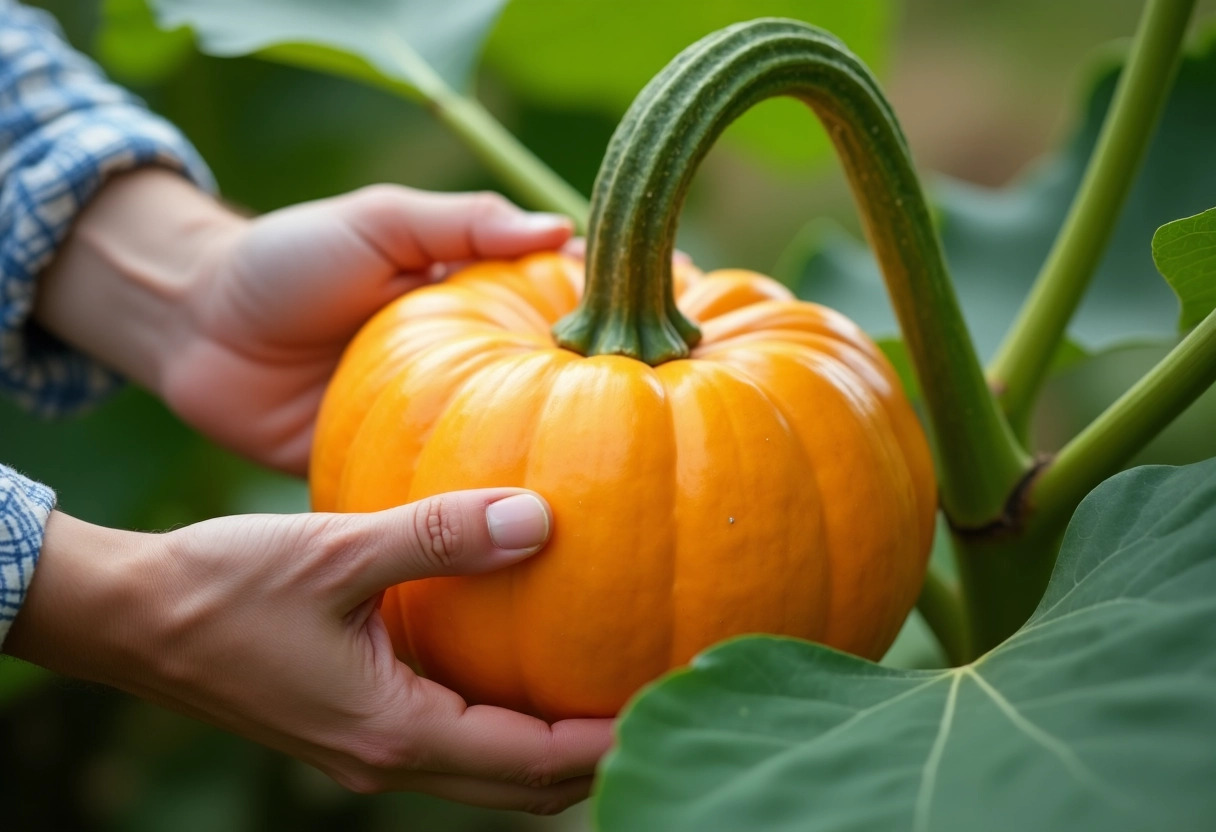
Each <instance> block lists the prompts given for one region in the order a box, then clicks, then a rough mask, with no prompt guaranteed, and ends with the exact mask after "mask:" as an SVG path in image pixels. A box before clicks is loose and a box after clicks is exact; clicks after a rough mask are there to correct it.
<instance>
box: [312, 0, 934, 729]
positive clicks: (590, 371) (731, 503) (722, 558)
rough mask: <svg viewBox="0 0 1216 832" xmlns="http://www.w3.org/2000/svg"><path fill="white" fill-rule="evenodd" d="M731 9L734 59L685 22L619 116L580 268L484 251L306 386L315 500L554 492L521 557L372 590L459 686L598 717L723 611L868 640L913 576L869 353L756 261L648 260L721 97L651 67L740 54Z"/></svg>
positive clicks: (912, 497) (728, 622) (441, 673)
mask: <svg viewBox="0 0 1216 832" xmlns="http://www.w3.org/2000/svg"><path fill="white" fill-rule="evenodd" d="M787 23H788V22H787ZM796 26H797V27H798V29H797V30H798V31H803V30H807V29H808V28H809V27H805V26H803V25H802V24H796ZM787 29H788V26H787ZM736 31H742V32H743V34H744V35H745V36H744V37H742V38H740V39H739V40H740V49H742V53H743V58H744V59H743V62H742V64H740V63H739V61H738V60H736V62H735V63H733V64H732V63H729V62H728V64H727V65H725V66H723V65H722V59H721V56H720V54H719V53H720V52H721V49H720V48H719V49H717V50H715V49H714V48H712V47H713V43H711V48H709V49H708V52H709V53H710V54H709V55H708V57H706V48H705V47H703V46H702V45H701V44H698V45H697V46H694V47H693V48H692V49H690V50H689V52H687V53H685V54H684V55H683V56H682V57H681V58H677V59H676V61H675V62H673V65H672V66H673V67H675V69H674V70H673V69H672V68H670V67H669V69H668V70H667V71H666V72H665V74H663V75H660V76H659V77H658V79H656V81H655V82H653V83H652V84H651V85H650V86H649V87H648V88H647V90H646V91H645V92H644V93H643V94H642V96H641V97H640V98H639V100H638V102H637V103H635V105H634V108H633V109H632V110H631V111H630V115H628V116H627V117H626V119H625V121H624V122H623V123H622V127H621V128H620V129H619V130H618V132H617V134H616V136H615V137H614V139H613V144H612V146H611V147H610V149H609V152H608V154H607V158H606V161H605V167H604V168H603V169H602V170H601V173H600V176H599V178H598V180H597V184H596V189H595V196H594V199H593V208H592V219H591V228H590V231H589V234H588V248H587V258H586V265H585V266H584V263H583V262H582V261H580V260H576V259H573V258H570V257H567V256H564V255H561V254H556V253H545V254H538V255H533V256H530V257H525V258H523V259H521V260H518V261H516V262H483V263H478V264H475V265H472V266H470V267H468V268H466V269H464V270H463V271H461V272H459V273H457V274H455V275H454V276H452V277H449V278H448V279H447V280H445V281H444V282H442V283H439V284H435V285H432V286H428V287H426V288H423V289H420V290H417V291H414V292H412V293H410V294H408V295H405V296H403V297H401V298H399V299H398V300H396V301H395V302H393V303H391V304H390V305H388V306H387V307H385V308H384V309H383V310H381V311H380V313H378V314H377V315H376V316H375V317H374V318H373V319H372V320H370V321H369V322H368V323H367V324H366V325H365V327H364V328H363V329H362V330H361V331H360V333H359V334H358V335H357V336H356V338H355V339H354V340H353V341H352V343H351V344H350V346H349V347H348V349H347V351H346V353H345V355H344V357H343V359H342V361H341V363H340V366H339V368H338V369H337V371H336V373H335V376H334V378H333V380H332V382H331V384H330V387H329V389H328V391H327V393H326V397H325V400H324V402H323V405H322V409H321V412H320V415H319V419H318V424H317V430H316V439H315V445H314V451H313V458H312V469H311V472H310V480H311V487H312V496H313V505H314V508H315V509H316V510H319V511H372V510H378V509H384V508H388V507H392V506H396V505H400V504H403V503H406V502H410V501H413V500H417V499H420V498H423V497H427V496H429V495H434V494H439V493H442V492H446V491H452V490H457V489H466V488H478V487H489V486H522V487H526V488H531V489H534V490H536V491H537V492H539V493H541V494H543V495H544V496H545V497H546V498H547V499H548V501H549V503H550V505H551V507H552V509H553V516H554V525H553V531H552V537H551V539H550V542H549V543H548V545H547V546H546V547H545V548H544V549H543V550H542V551H541V552H540V553H539V554H537V555H535V556H533V557H532V558H529V559H527V560H525V561H523V562H521V563H519V564H517V565H514V566H511V567H508V568H507V569H504V570H501V571H499V572H495V573H491V574H486V575H478V576H468V577H448V578H433V579H427V580H420V581H414V582H410V583H407V584H402V585H400V586H396V587H393V588H391V589H389V590H388V591H387V592H386V593H385V596H384V599H383V602H382V606H381V613H382V615H383V617H384V621H385V623H386V625H387V627H388V630H389V633H390V635H391V637H392V639H393V643H394V645H395V647H396V649H397V651H398V654H399V655H400V657H401V658H402V659H403V660H405V661H407V662H409V663H410V664H411V665H412V666H414V667H415V668H416V669H417V670H419V671H420V672H421V673H423V674H425V675H426V676H428V677H430V678H432V679H435V680H436V681H438V682H440V683H442V684H444V685H445V686H447V687H450V688H451V689H453V690H455V691H457V692H459V693H461V694H462V695H463V696H465V697H466V699H468V700H469V701H470V702H477V703H490V704H495V705H500V706H505V707H509V708H512V709H515V710H519V711H523V712H528V713H532V714H536V715H539V716H541V717H543V718H546V719H550V720H554V719H560V718H566V717H591V716H600V717H605V716H611V715H614V714H616V713H617V712H618V710H619V709H620V708H621V706H622V705H623V703H624V702H625V701H626V700H627V699H628V697H629V696H630V695H631V694H632V693H634V692H635V691H636V690H637V689H638V688H639V687H640V686H641V685H643V684H645V683H646V682H647V681H649V680H651V679H654V678H655V677H656V676H658V675H660V674H661V673H663V672H664V671H666V670H668V669H670V668H673V667H676V666H679V665H681V664H684V663H687V662H688V661H689V660H690V659H691V658H692V657H693V655H694V654H696V653H697V652H698V651H700V650H703V649H704V648H706V647H708V646H709V645H711V644H713V643H715V642H717V641H720V640H722V639H724V638H727V637H730V636H733V635H736V634H741V633H774V634H784V635H788V636H796V637H799V638H805V639H812V640H815V641H818V642H822V643H824V644H827V645H830V646H833V647H837V648H840V649H842V650H847V651H849V652H852V653H856V654H858V655H861V656H866V657H869V658H872V659H877V658H879V657H880V656H881V655H882V654H883V652H884V651H885V650H886V649H887V647H888V646H889V645H890V644H891V642H892V640H893V639H894V637H895V635H896V633H897V632H898V630H899V628H900V626H901V624H902V622H903V620H904V618H905V617H906V615H907V613H908V612H909V610H910V609H911V607H912V605H913V603H914V602H915V599H916V597H917V594H918V592H919V589H920V585H921V581H922V579H923V575H924V570H925V567H926V560H927V557H928V552H929V548H930V544H931V541H932V535H933V527H934V516H935V508H936V489H935V483H934V476H933V464H932V460H931V457H930V452H929V448H928V446H927V443H926V441H925V437H924V434H923V432H922V429H921V427H920V424H919V422H918V419H917V417H916V415H915V413H914V412H913V409H912V408H911V406H910V405H909V403H908V401H907V400H906V398H905V396H904V394H903V392H902V389H901V386H900V382H899V380H898V378H897V376H896V374H895V373H894V371H893V370H892V368H891V366H890V364H889V363H888V361H887V360H886V359H885V358H884V356H883V354H882V353H881V352H880V351H879V349H878V348H877V347H876V346H875V345H874V343H873V342H872V341H871V340H870V339H869V338H867V337H866V335H865V334H864V333H863V332H862V331H861V330H860V329H859V328H858V327H857V326H856V325H854V324H853V323H851V322H850V321H849V320H848V319H846V318H845V317H844V316H842V315H840V314H838V313H836V312H833V311H832V310H830V309H827V308H824V307H822V306H819V305H816V304H814V303H810V302H805V301H800V300H797V299H795V298H794V297H793V296H792V294H791V293H790V292H789V291H788V290H787V289H786V288H785V287H783V286H782V285H781V284H779V283H777V282H775V281H773V280H771V279H769V278H767V277H764V276H762V275H759V274H755V273H753V272H747V271H740V270H724V271H715V272H710V273H708V274H704V275H703V274H701V273H700V272H699V271H697V270H696V269H695V268H693V267H691V266H679V265H677V266H675V267H674V268H673V266H672V257H671V255H672V251H673V245H674V241H673V236H674V225H675V224H674V221H672V217H674V216H675V214H676V212H677V211H678V208H679V205H680V204H681V203H682V199H683V195H684V192H685V190H686V188H687V184H688V180H689V179H690V178H691V175H692V171H693V168H695V165H696V162H697V161H698V160H699V159H700V157H701V156H703V155H704V152H705V151H706V150H707V149H708V146H709V145H710V144H712V141H713V139H714V138H716V136H717V134H718V133H719V132H720V131H721V129H722V127H724V126H725V122H726V121H729V118H733V117H734V115H737V114H738V112H740V111H741V109H740V108H739V106H738V101H737V98H736V99H733V101H734V103H733V104H731V103H730V102H727V103H726V104H723V103H721V102H718V103H714V102H710V103H709V104H705V103H704V101H703V100H702V99H703V96H702V98H701V99H697V96H696V95H693V96H692V98H694V99H697V100H701V101H702V104H701V105H700V108H699V109H697V108H694V107H691V105H687V106H686V105H685V103H681V102H686V101H687V99H688V96H686V97H685V98H684V99H681V98H679V96H678V95H675V94H674V93H673V90H674V91H675V93H678V92H679V91H681V90H683V91H684V92H685V93H688V92H689V91H692V92H693V93H695V92H697V90H698V89H703V88H709V87H714V85H715V84H716V79H718V78H719V77H720V76H721V77H732V73H733V74H734V77H736V79H737V76H738V75H739V73H741V72H743V71H744V70H746V69H747V68H748V67H751V68H752V69H751V71H752V72H753V73H754V72H761V71H763V70H762V69H757V68H756V67H755V65H754V62H755V60H758V59H759V58H762V57H763V56H762V54H761V55H757V53H756V52H755V51H754V50H755V48H756V46H757V45H760V46H763V45H764V40H765V39H764V37H763V36H762V35H759V34H757V33H756V31H755V30H754V29H750V30H749V29H742V30H736ZM810 31H814V30H810ZM712 37H713V36H711V39H712ZM816 37H820V38H821V36H820V35H819V34H818V33H816ZM702 43H704V42H702ZM715 43H717V44H718V46H719V47H720V46H721V44H720V42H715ZM832 43H833V44H834V43H835V42H834V41H832ZM698 47H701V51H700V52H698V51H697V50H698ZM833 48H838V46H834V47H833ZM762 52H763V50H761V53H762ZM690 53H691V54H690ZM749 55H750V56H751V60H752V63H748V61H747V58H748V56H749ZM673 72H674V73H675V74H674V75H673ZM733 83H735V82H734V81H732V84H733ZM656 85H657V87H656ZM717 94H718V96H719V97H722V95H723V94H722V92H721V90H720V89H719V90H718V92H717ZM770 94H772V93H770ZM736 95H739V94H738V93H737V94H736ZM728 97H729V96H728ZM673 102H674V103H673ZM664 105H665V106H664ZM690 113H691V115H690ZM862 129H868V128H867V127H866V125H864V124H863V125H862ZM690 146H691V147H692V149H691V150H690V149H689V148H690ZM673 160H674V161H673ZM584 287H585V291H584Z"/></svg>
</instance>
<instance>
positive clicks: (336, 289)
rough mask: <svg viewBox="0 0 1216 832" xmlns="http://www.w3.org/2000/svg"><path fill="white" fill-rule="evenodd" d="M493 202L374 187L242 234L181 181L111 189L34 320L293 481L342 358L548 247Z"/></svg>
mask: <svg viewBox="0 0 1216 832" xmlns="http://www.w3.org/2000/svg"><path fill="white" fill-rule="evenodd" d="M569 236H570V223H569V221H568V220H566V219H565V218H562V217H557V216H554V215H551V214H529V213H525V212H523V211H521V210H520V209H518V208H516V207H514V206H513V205H511V204H510V203H508V202H507V201H506V200H504V199H503V198H502V197H499V196H497V195H495V194H489V193H480V194H435V193H425V192H421V191H414V190H410V189H408V188H402V187H397V186H391V185H377V186H372V187H370V188H365V189H362V190H359V191H355V192H353V193H351V194H347V195H344V196H339V197H335V198H332V199H324V200H320V201H317V202H311V203H306V204H302V205H297V206H294V207H291V208H286V209H284V210H281V211H276V212H274V213H271V214H268V215H266V216H264V217H260V218H258V219H255V220H246V219H244V218H242V217H239V216H237V215H235V214H234V213H232V212H231V211H229V210H227V209H226V208H224V207H223V206H221V205H220V204H218V203H216V202H215V201H214V200H212V199H211V198H210V197H208V196H207V195H205V194H203V193H202V192H200V191H199V190H198V189H197V188H195V187H194V186H193V185H191V184H190V183H188V182H186V181H185V180H183V179H181V178H180V177H178V176H176V175H174V174H172V173H169V172H166V171H162V170H155V169H146V170H141V171H137V172H135V173H131V174H128V175H126V176H122V177H119V178H117V179H115V180H114V181H112V182H111V183H109V184H108V185H107V186H106V187H105V188H104V189H103V190H102V192H101V193H100V194H98V196H97V197H96V198H95V199H94V200H93V201H92V202H91V203H90V205H89V206H88V207H87V208H86V209H85V211H84V212H83V213H82V214H81V216H80V218H79V220H78V222H77V224H76V226H75V230H74V231H73V233H72V235H71V236H70V237H69V239H68V241H67V244H66V245H65V246H64V249H63V251H62V252H61V253H60V255H59V256H58V257H57V259H56V261H55V263H54V264H53V265H52V266H51V268H50V269H49V270H48V273H47V274H46V275H45V276H44V278H43V280H42V281H41V284H40V286H39V300H38V305H37V308H36V315H37V317H38V320H39V321H40V322H41V323H42V324H43V325H44V326H46V327H47V328H48V329H50V330H51V331H52V332H55V333H56V334H57V335H59V336H60V337H62V338H64V339H65V340H67V341H69V342H71V343H73V344H75V345H77V346H78V347H80V348H81V349H83V350H84V351H86V352H89V353H91V354H93V355H95V356H97V357H99V358H100V359H102V360H103V361H106V362H108V363H109V364H111V365H112V366H114V367H115V368H117V369H118V370H120V371H122V372H123V373H125V374H126V375H128V376H129V377H131V378H133V379H134V380H136V381H137V382H139V383H141V384H143V385H144V386H146V387H148V388H150V389H151V390H153V391H154V392H156V393H157V394H159V395H160V396H161V398H163V399H164V400H165V402H166V403H167V404H168V405H169V407H170V408H171V409H172V410H173V411H174V412H176V413H177V414H178V416H180V417H181V418H182V419H183V420H184V421H185V422H187V423H188V424H190V425H192V426H193V427H195V428H196V429H198V430H199V431H200V432H202V433H204V434H206V435H207V436H209V437H211V438H212V439H214V440H216V441H217V442H219V443H220V444H222V445H225V446H227V447H229V448H231V449H233V450H235V451H237V452H239V453H242V454H244V455H245V456H248V457H250V458H252V459H254V460H256V461H258V462H262V463H264V464H267V465H270V466H272V467H275V468H279V469H281V470H285V471H288V472H290V473H295V474H303V473H304V472H305V471H306V470H307V465H308V454H309V448H310V445H311V441H312V428H313V422H314V420H315V417H316V412H317V408H318V407H319V405H320V400H321V396H322V393H323V392H324V388H325V384H326V382H327V381H328V380H329V377H330V375H331V374H332V373H333V370H334V367H335V366H336V364H337V362H338V358H339V357H340V355H341V353H342V350H343V348H344V347H345V346H346V344H347V342H348V341H349V340H350V339H351V337H352V336H353V335H354V334H355V332H356V331H357V330H358V328H359V326H360V325H361V324H362V323H363V322H364V321H366V320H367V319H368V318H369V317H370V316H371V315H372V314H373V313H374V312H376V310H378V309H379V308H380V307H382V306H383V305H384V304H386V303H387V302H389V301H390V300H392V299H393V298H395V297H397V296H398V295H400V294H402V293H403V292H407V291H409V290H410V289H413V288H416V287H418V286H422V285H424V284H426V283H428V282H430V281H431V280H432V279H434V277H435V274H436V269H437V267H442V266H443V265H444V264H452V263H459V262H461V261H467V260H471V259H491V258H513V257H519V256H521V255H523V254H526V253H528V252H531V251H535V250H539V249H549V248H557V247H560V246H561V245H562V243H564V242H565V241H566V239H567V238H568V237H569Z"/></svg>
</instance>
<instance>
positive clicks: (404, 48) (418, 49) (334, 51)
mask: <svg viewBox="0 0 1216 832" xmlns="http://www.w3.org/2000/svg"><path fill="white" fill-rule="evenodd" d="M150 2H151V4H152V6H153V8H154V9H155V10H156V13H157V19H158V20H159V22H160V25H161V26H164V27H166V28H175V27H177V26H190V27H191V28H193V29H194V31H195V33H196V34H197V36H198V40H199V48H200V49H202V50H203V51H204V52H207V53H209V54H212V55H220V56H224V57H231V56H233V55H248V54H252V53H258V54H260V55H262V56H263V57H267V58H270V59H272V60H279V61H282V62H284V63H291V64H297V65H300V66H306V67H310V68H313V69H320V70H323V71H326V72H331V73H335V74H339V75H347V76H350V77H353V78H356V79H359V80H363V81H370V82H372V83H375V84H379V85H382V86H387V87H390V88H392V89H395V90H398V91H401V92H406V93H409V94H413V95H415V96H417V95H421V97H423V98H433V97H435V95H436V94H438V93H439V92H440V90H441V88H442V86H443V84H445V83H446V84H447V86H449V87H453V88H455V89H458V90H463V89H465V88H467V87H468V85H469V80H470V77H471V76H472V72H473V67H474V64H475V63H476V60H477V55H478V53H479V52H480V50H481V47H482V44H483V42H484V41H485V38H486V35H487V34H488V33H489V31H490V28H491V27H492V26H493V24H494V21H495V20H496V19H497V17H498V15H499V13H500V12H501V11H502V6H503V4H504V3H505V2H506V0H461V2H458V3H433V2H429V0H347V2H345V3H331V2H326V0H257V2H247V0H150Z"/></svg>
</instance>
